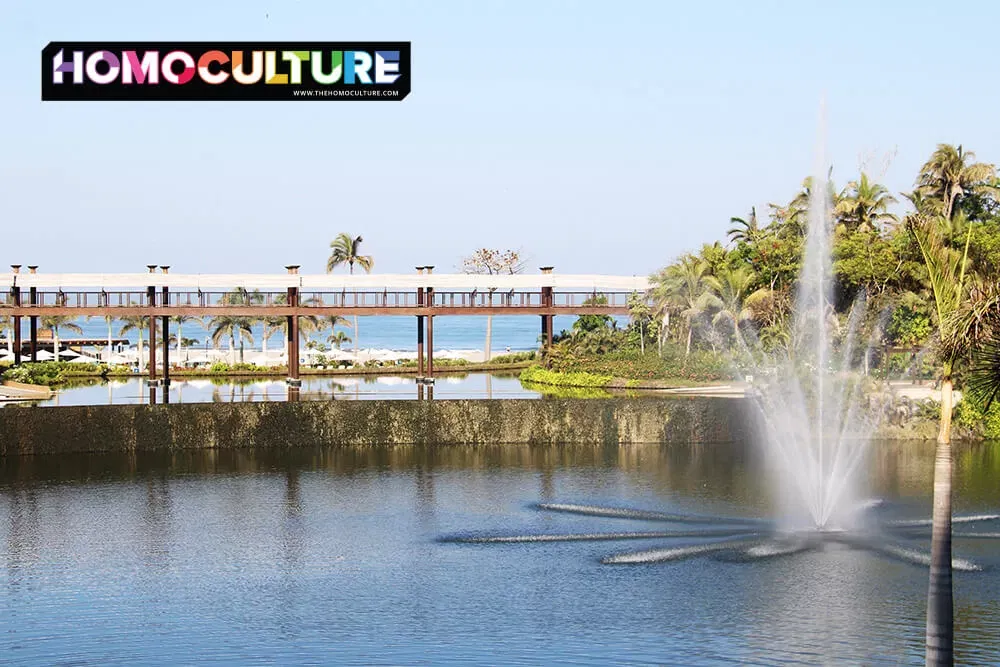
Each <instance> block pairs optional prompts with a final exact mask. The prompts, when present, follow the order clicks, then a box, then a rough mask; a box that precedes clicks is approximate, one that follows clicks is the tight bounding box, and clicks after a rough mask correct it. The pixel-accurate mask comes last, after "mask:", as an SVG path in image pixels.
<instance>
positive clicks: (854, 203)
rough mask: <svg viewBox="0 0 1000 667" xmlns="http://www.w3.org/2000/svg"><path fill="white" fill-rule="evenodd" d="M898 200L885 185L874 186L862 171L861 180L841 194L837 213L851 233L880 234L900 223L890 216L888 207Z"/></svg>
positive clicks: (877, 184)
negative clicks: (868, 232)
mask: <svg viewBox="0 0 1000 667" xmlns="http://www.w3.org/2000/svg"><path fill="white" fill-rule="evenodd" d="M896 201H897V200H896V198H895V197H893V196H892V195H890V194H889V190H888V189H886V187H885V186H884V185H882V184H881V183H875V182H874V181H872V180H870V179H869V178H868V174H866V173H864V172H861V178H859V179H858V180H856V181H851V182H850V183H848V184H847V187H846V188H844V191H843V192H841V193H840V198H839V201H837V206H836V207H835V209H834V214H835V215H836V216H837V217H838V218H839V219H840V220H841V222H842V223H843V225H844V226H845V228H846V229H847V231H849V232H853V231H862V232H867V231H873V230H874V231H881V230H882V229H883V228H884V227H885V226H887V225H889V224H893V223H895V222H897V221H898V218H897V217H896V216H895V215H893V214H892V213H889V205H890V204H895V203H896Z"/></svg>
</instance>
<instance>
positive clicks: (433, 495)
mask: <svg viewBox="0 0 1000 667" xmlns="http://www.w3.org/2000/svg"><path fill="white" fill-rule="evenodd" d="M932 463H933V450H932V448H930V447H928V446H920V445H914V444H894V443H879V444H878V446H877V447H876V448H875V451H874V454H873V457H872V460H871V462H870V465H869V470H870V478H871V487H872V488H871V492H872V494H873V495H874V496H877V497H880V498H883V499H885V500H886V503H885V505H884V506H883V507H882V509H881V510H880V511H884V512H887V513H890V514H891V515H894V516H898V517H921V516H927V515H928V514H929V511H930V496H929V493H930V489H931V477H932V472H933V470H932V468H933V466H932ZM998 485H1000V446H998V445H979V446H973V447H966V448H962V449H959V450H958V452H957V453H956V471H955V512H956V513H976V512H989V511H994V512H995V511H996V510H997V508H998V506H1000V501H998V493H997V488H998ZM551 502H572V503H582V504H593V505H605V506H616V507H625V506H627V507H637V508H645V509H652V510H666V511H682V512H689V513H699V514H707V513H719V514H730V515H746V516H764V515H766V514H767V512H768V505H769V501H768V499H767V490H766V488H765V483H764V481H763V475H761V474H760V470H759V468H758V465H757V464H756V462H755V461H754V460H753V458H752V457H751V456H750V455H748V454H747V453H745V452H744V451H742V450H741V449H739V448H738V447H735V446H723V445H712V446H689V445H685V444H676V443H674V444H671V445H651V446H622V447H610V448H603V447H577V446H562V447H529V446H507V447H477V448H472V447H433V446H412V447H409V446H407V447H404V446H397V447H392V448H368V449H361V448H356V449H347V448H343V449H337V448H303V449H298V450H291V451H287V450H286V451H274V450H258V451H254V450H233V451H221V450H220V451H215V450H205V451H197V452H185V453H179V454H169V453H145V454H134V455H89V456H60V457H41V456H40V457H23V458H7V459H0V656H3V658H2V661H3V662H8V663H10V664H27V665H34V664H38V665H43V664H44V665H48V664H74V665H84V664H100V665H112V664H122V665H132V664H140V663H141V664H164V665H166V664H177V663H186V664H193V663H201V662H216V663H220V664H222V663H227V664H241V665H247V664H541V663H545V664H566V663H575V664H705V665H714V664H777V663H788V662H796V663H798V664H818V663H822V664H830V663H850V664H858V663H864V664H886V665H896V664H914V665H916V664H922V663H923V624H924V613H925V611H924V610H925V596H926V587H927V571H926V570H925V569H923V568H920V567H916V566H914V565H911V564H908V563H905V562H901V561H899V560H895V559H891V558H887V557H885V556H879V555H877V554H874V553H871V552H868V551H859V550H852V549H849V548H846V547H843V548H827V549H821V550H817V551H809V552H806V553H801V554H796V555H792V556H788V557H784V558H776V559H771V560H761V561H754V562H726V561H721V560H716V559H713V558H710V557H706V558H695V559H690V560H683V561H677V562H670V563H659V564H647V565H637V566H621V565H618V566H616V565H602V564H601V563H600V559H601V558H602V557H603V556H605V555H607V554H609V553H614V552H616V551H620V550H622V549H627V548H641V547H646V546H648V547H654V546H663V545H671V544H675V543H689V542H690V541H691V540H689V539H688V540H680V539H677V540H664V539H660V540H645V541H642V542H641V547H636V545H637V544H640V542H637V541H632V542H630V543H628V544H625V543H621V542H552V543H519V544H456V543H447V542H442V541H440V539H439V538H441V537H442V536H448V535H454V534H468V533H470V532H491V533H492V532H496V533H509V534H525V533H529V534H534V533H561V532H562V533H566V532H573V533H583V532H594V531H614V530H663V529H664V524H662V523H651V522H644V521H634V520H632V521H629V520H623V519H613V518H606V517H604V518H602V517H595V516H585V515H573V514H565V513H553V512H546V511H542V510H540V509H539V508H538V506H537V504H538V503H551ZM991 530H994V531H996V530H998V528H997V527H996V526H994V527H993V528H991ZM927 543H929V539H923V538H921V539H919V540H917V541H915V542H914V544H915V545H918V546H921V547H925V546H926V544H927ZM955 549H956V554H957V555H958V554H960V555H962V556H965V557H968V558H970V559H973V560H975V561H976V562H977V563H979V564H981V565H982V566H983V567H984V570H983V571H981V572H956V575H955V599H956V630H957V645H958V660H959V662H961V663H965V664H978V665H983V664H998V663H1000V541H997V540H985V539H979V540H976V539H957V540H956V543H955Z"/></svg>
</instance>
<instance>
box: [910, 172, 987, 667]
mask: <svg viewBox="0 0 1000 667" xmlns="http://www.w3.org/2000/svg"><path fill="white" fill-rule="evenodd" d="M945 194H946V195H947V196H950V193H949V191H946V192H945ZM952 201H954V200H953V199H952ZM940 210H942V213H944V212H950V211H949V209H948V206H945V207H943V208H942V209H940ZM948 221H949V218H948V217H946V216H944V215H942V216H929V215H926V214H924V213H914V214H912V215H910V216H908V217H907V218H906V225H907V229H908V230H909V231H910V234H911V235H912V236H913V239H914V240H915V241H916V243H917V245H918V246H919V248H920V253H921V256H922V257H923V259H924V264H925V266H926V269H927V279H928V282H929V283H930V287H931V293H932V294H933V299H934V308H935V314H936V322H935V323H936V325H937V328H938V333H939V337H940V341H941V425H940V430H939V431H938V439H937V450H936V452H935V457H934V509H933V515H932V521H933V523H932V532H931V569H930V584H929V587H928V594H927V638H926V641H927V664H934V665H937V664H949V665H950V664H952V632H953V602H952V582H951V477H952V454H951V416H952V406H953V397H952V388H953V373H954V370H955V363H956V362H957V361H958V359H959V358H960V357H961V356H962V355H964V354H965V353H967V352H968V349H967V343H966V342H963V341H962V340H961V339H959V338H957V337H956V336H955V335H954V330H953V327H954V323H955V314H956V313H957V312H958V310H959V308H960V307H961V305H962V302H963V298H964V296H965V289H966V285H965V279H966V275H967V269H968V266H967V265H968V256H969V238H970V237H971V230H972V227H971V225H969V226H968V230H969V231H968V232H967V234H966V243H965V247H964V249H963V250H962V251H961V252H960V251H958V250H957V249H955V248H952V247H950V246H949V245H948V244H947V242H946V239H945V237H944V235H943V234H942V231H941V228H942V227H945V226H946V224H947V222H948Z"/></svg>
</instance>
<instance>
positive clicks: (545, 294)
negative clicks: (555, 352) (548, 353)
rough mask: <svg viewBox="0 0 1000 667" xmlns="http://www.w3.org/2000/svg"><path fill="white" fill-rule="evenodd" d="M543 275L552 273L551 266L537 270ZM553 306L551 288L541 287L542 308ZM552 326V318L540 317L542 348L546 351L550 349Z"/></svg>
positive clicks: (547, 315)
mask: <svg viewBox="0 0 1000 667" xmlns="http://www.w3.org/2000/svg"><path fill="white" fill-rule="evenodd" d="M539 270H540V271H541V272H542V273H543V274H544V275H549V274H551V273H552V267H551V266H543V267H541V269H539ZM552 305H553V300H552V287H551V286H543V287H542V307H543V308H551V307H552ZM552 325H553V316H552V315H551V314H546V315H542V348H543V349H545V350H548V349H549V348H550V347H552Z"/></svg>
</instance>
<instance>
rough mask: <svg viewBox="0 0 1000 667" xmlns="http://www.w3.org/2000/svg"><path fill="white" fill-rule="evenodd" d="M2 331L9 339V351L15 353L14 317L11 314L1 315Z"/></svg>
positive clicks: (0, 331) (0, 329)
mask: <svg viewBox="0 0 1000 667" xmlns="http://www.w3.org/2000/svg"><path fill="white" fill-rule="evenodd" d="M0 333H5V334H6V336H5V338H6V339H7V353H8V354H10V355H13V354H14V318H13V317H11V316H9V315H0Z"/></svg>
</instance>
